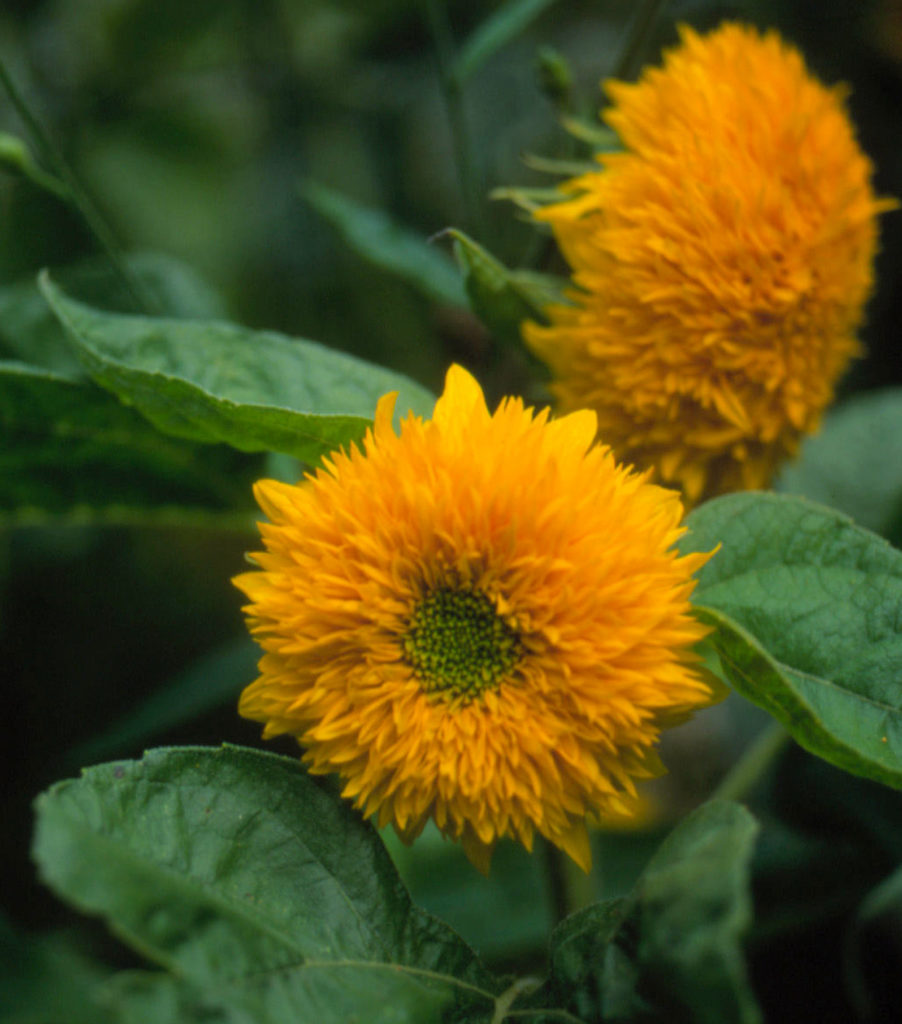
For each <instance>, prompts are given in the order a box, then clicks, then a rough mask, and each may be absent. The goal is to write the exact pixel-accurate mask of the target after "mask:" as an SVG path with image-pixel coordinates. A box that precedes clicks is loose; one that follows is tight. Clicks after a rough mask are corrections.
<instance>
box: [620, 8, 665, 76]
mask: <svg viewBox="0 0 902 1024" xmlns="http://www.w3.org/2000/svg"><path fill="white" fill-rule="evenodd" d="M666 6H667V0H645V3H643V4H642V6H641V8H640V9H639V11H638V13H637V14H636V17H635V19H634V21H633V24H632V26H631V28H630V33H629V35H628V36H627V39H626V43H625V44H624V47H623V50H622V51H621V53H620V60H618V61H617V66H616V68H615V69H614V75H613V77H614V78H622V79H627V80H629V79H631V78H634V77H635V76H636V74H637V73H638V71H639V64H640V63H641V60H642V54H643V52H644V50H645V47H646V46H647V45H648V40H649V39H650V38H651V34H652V31H653V30H654V27H655V23H656V22H657V20H658V18H659V17H660V16H661V14H663V12H664V8H665V7H666Z"/></svg>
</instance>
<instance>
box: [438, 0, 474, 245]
mask: <svg viewBox="0 0 902 1024" xmlns="http://www.w3.org/2000/svg"><path fill="white" fill-rule="evenodd" d="M426 19H427V21H428V23H429V31H430V34H431V35H432V42H433V45H434V46H435V58H436V63H437V65H438V73H439V81H440V83H441V87H442V94H443V96H444V99H445V109H446V111H447V114H448V124H449V127H450V129H451V143H452V145H453V147H454V160H455V164H456V166H457V175H458V180H459V183H460V191H461V196H462V198H463V203H464V216H465V226H466V228H467V230H469V231H472V230H473V227H474V225H475V224H476V223H477V221H478V218H477V212H478V208H479V194H478V189H477V186H476V167H475V162H474V159H473V149H472V146H471V145H470V131H469V127H468V125H467V118H466V111H465V110H464V102H463V94H462V92H461V86H460V82H459V81H458V79H457V75H456V74H455V71H454V61H455V47H454V40H453V38H452V34H451V25H450V24H449V22H448V11H447V8H446V6H445V4H444V2H443V0H426Z"/></svg>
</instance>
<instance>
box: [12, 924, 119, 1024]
mask: <svg viewBox="0 0 902 1024" xmlns="http://www.w3.org/2000/svg"><path fill="white" fill-rule="evenodd" d="M109 973H110V972H109V971H108V970H107V969H106V968H104V967H102V966H100V965H99V964H97V963H95V962H94V961H92V960H90V959H89V958H88V957H87V956H85V955H84V954H83V953H81V952H80V951H79V950H77V949H76V948H75V946H74V945H73V943H72V942H71V941H68V940H67V938H66V937H65V936H63V935H48V936H40V937H36V936H29V935H23V934H21V933H19V932H17V931H16V930H14V929H13V927H12V926H11V925H10V924H9V922H7V921H6V920H5V919H4V918H2V917H0V1022H2V1024H113V1020H112V1018H111V1017H108V1016H107V1014H106V1012H105V1011H104V1009H103V1007H102V1006H101V1005H100V1002H99V1000H98V989H99V986H100V985H101V983H102V982H103V980H104V978H106V977H107V976H108V975H109Z"/></svg>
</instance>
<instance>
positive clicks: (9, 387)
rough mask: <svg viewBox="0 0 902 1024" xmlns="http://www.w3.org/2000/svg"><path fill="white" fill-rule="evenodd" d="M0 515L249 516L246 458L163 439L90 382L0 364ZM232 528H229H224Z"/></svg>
mask: <svg viewBox="0 0 902 1024" xmlns="http://www.w3.org/2000/svg"><path fill="white" fill-rule="evenodd" d="M0 431H2V434H3V438H4V445H3V447H2V449H0V517H2V520H3V521H5V522H10V521H19V522H25V521H27V520H28V517H29V516H32V517H33V515H34V512H35V511H40V512H44V513H52V514H64V513H71V512H73V511H74V510H95V511H96V512H104V511H105V512H114V511H115V510H123V509H126V508H131V509H137V510H141V511H142V512H145V513H147V512H149V513H152V512H153V510H155V509H156V510H167V511H168V512H169V513H170V519H171V520H172V519H174V520H175V521H178V520H179V509H184V511H185V514H186V516H187V517H188V518H190V519H191V521H192V522H196V519H195V518H193V517H192V513H195V514H196V513H198V512H203V513H218V512H224V513H226V514H228V515H229V516H230V517H233V516H234V514H235V512H242V511H243V510H246V511H244V512H243V515H244V516H247V515H248V513H249V512H250V510H251V505H252V502H251V500H250V485H251V480H252V479H253V477H254V475H255V474H254V472H253V466H252V464H251V460H246V459H242V458H241V457H240V456H238V455H237V454H236V453H235V452H233V451H230V450H229V449H225V448H223V449H221V450H215V451H211V450H210V449H209V448H207V447H204V448H200V447H199V446H198V445H193V444H188V443H186V442H184V441H177V440H175V439H173V438H168V437H163V436H161V435H160V434H159V433H158V432H157V431H156V430H154V429H153V427H151V426H150V424H148V423H147V421H146V420H145V419H143V418H142V417H141V416H139V415H138V414H137V413H136V412H134V411H133V410H132V409H127V408H125V407H124V406H123V405H122V404H121V403H119V402H117V401H116V399H115V398H113V397H112V396H111V395H108V394H107V393H106V392H105V391H103V390H102V389H101V388H98V387H96V386H95V385H93V384H91V383H90V382H79V381H75V380H72V379H70V378H67V377H62V376H57V375H56V374H55V373H52V372H49V371H46V370H42V369H39V368H37V367H34V366H27V365H25V364H23V363H17V362H3V361H0ZM232 525H233V526H234V525H235V524H234V522H233V523H232Z"/></svg>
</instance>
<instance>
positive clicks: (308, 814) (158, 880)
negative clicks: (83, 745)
mask: <svg viewBox="0 0 902 1024" xmlns="http://www.w3.org/2000/svg"><path fill="white" fill-rule="evenodd" d="M36 809H37V831H36V837H35V845H34V855H35V858H36V860H37V862H38V865H39V869H40V873H41V877H42V878H43V880H44V881H45V882H46V883H47V884H49V885H50V886H51V887H52V888H53V889H54V890H55V891H56V892H57V893H58V894H59V895H60V896H61V897H63V898H64V899H66V900H68V901H69V902H70V903H72V904H73V905H74V906H76V907H78V908H80V909H82V910H84V911H86V912H88V913H92V914H97V915H100V916H102V917H104V918H105V919H106V920H107V922H108V923H109V925H110V927H111V928H112V929H113V930H114V931H115V932H116V934H118V935H119V936H120V937H121V938H123V939H124V940H125V941H126V942H128V943H130V944H131V945H132V946H133V947H134V948H135V949H137V950H138V951H140V952H141V953H143V954H144V955H145V956H148V957H150V958H151V959H152V960H154V961H155V962H156V963H158V964H160V965H162V966H163V967H166V968H167V969H168V970H169V971H171V972H173V973H175V974H176V975H178V976H179V977H180V978H182V979H184V980H185V981H186V982H187V983H188V984H189V985H190V986H191V987H192V988H193V989H194V990H196V991H197V992H198V993H199V994H201V995H202V996H203V998H204V999H205V1000H210V999H214V1000H217V1001H218V1002H217V1003H216V1005H223V1006H232V1007H236V1008H239V1009H241V1010H243V1011H244V1012H246V1013H248V1014H249V1015H250V1016H249V1017H248V1020H253V1021H254V1022H255V1024H266V1022H269V1021H272V1022H276V1021H279V1022H284V1021H286V1020H297V1021H306V1020H310V1021H311V1022H313V1021H316V1022H320V1024H327V1022H329V1021H333V1020H334V1021H346V1020H348V1019H349V1017H350V1016H351V1015H352V1014H353V1013H357V1014H359V1015H361V1019H367V1020H369V1019H372V1014H373V1013H377V1011H378V1008H379V1007H382V1006H386V1007H388V1008H389V1009H388V1010H387V1011H386V1012H385V1013H383V1014H381V1015H378V1014H377V1019H379V1020H380V1021H385V1022H388V1021H390V1020H391V1021H398V1022H401V1021H408V1020H409V1021H411V1022H414V1021H429V1020H438V1018H439V1014H440V1012H441V1010H442V1009H443V1008H446V1007H449V1006H450V1005H451V1004H455V1005H458V1006H464V1005H466V1006H470V1007H471V1008H472V1010H473V1013H474V1014H475V1015H477V1016H476V1017H474V1019H477V1018H478V1015H479V1014H480V1013H482V1012H485V1013H487V1014H488V1016H491V1012H490V1011H491V1006H492V1004H493V1000H494V998H495V992H496V991H497V987H498V986H497V983H496V982H495V981H494V980H493V979H492V978H491V976H490V975H489V974H488V972H487V971H486V970H485V968H483V967H482V965H481V964H480V963H479V961H478V960H477V958H476V956H475V954H474V953H473V952H472V950H470V949H469V948H468V947H467V946H466V945H465V944H464V943H463V942H462V940H460V939H459V938H458V937H457V936H456V935H455V934H454V933H453V932H452V931H451V930H450V929H449V928H448V927H447V926H446V925H443V924H442V923H441V922H439V921H437V920H435V919H434V918H430V917H428V916H427V915H425V914H423V913H422V912H421V911H419V910H417V908H415V907H414V906H413V905H412V904H411V902H410V897H409V896H408V894H407V892H406V890H405V889H404V888H403V886H402V885H401V883H400V881H399V879H398V877H397V875H396V873H395V871H394V868H393V867H392V865H391V861H390V860H389V858H388V855H387V854H386V852H385V849H384V847H383V846H382V844H381V842H380V841H379V839H378V835H377V834H376V833H375V831H374V830H373V829H372V827H371V826H370V825H369V824H367V823H366V822H363V821H362V820H361V819H360V817H359V815H357V814H356V813H355V812H354V811H353V810H352V809H351V808H350V806H349V805H348V804H346V803H344V802H342V801H341V800H340V799H339V798H338V797H336V796H334V795H333V794H331V793H329V792H327V791H326V790H325V789H323V788H321V787H320V786H318V785H317V784H316V783H315V782H314V781H313V780H312V779H311V778H310V777H309V776H308V775H307V774H306V772H305V771H304V770H303V769H302V768H301V766H300V765H299V764H298V763H296V762H294V761H292V760H289V759H288V758H283V757H277V756H274V755H271V754H264V753H260V752H257V751H253V750H245V749H241V748H235V747H229V748H223V749H221V750H214V749H208V748H197V747H194V748H172V749H160V750H154V751H150V752H148V753H147V754H146V755H145V757H144V758H143V759H142V760H141V761H125V762H118V763H113V764H106V765H100V766H97V767H95V768H89V769H86V770H85V772H84V773H83V775H82V777H81V778H80V779H77V780H69V781H66V782H62V783H58V784H57V785H55V786H53V787H52V788H51V789H50V790H49V791H48V792H47V793H45V794H43V795H42V796H41V797H40V798H39V799H38V801H37V804H36ZM229 1019H231V1018H229Z"/></svg>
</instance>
